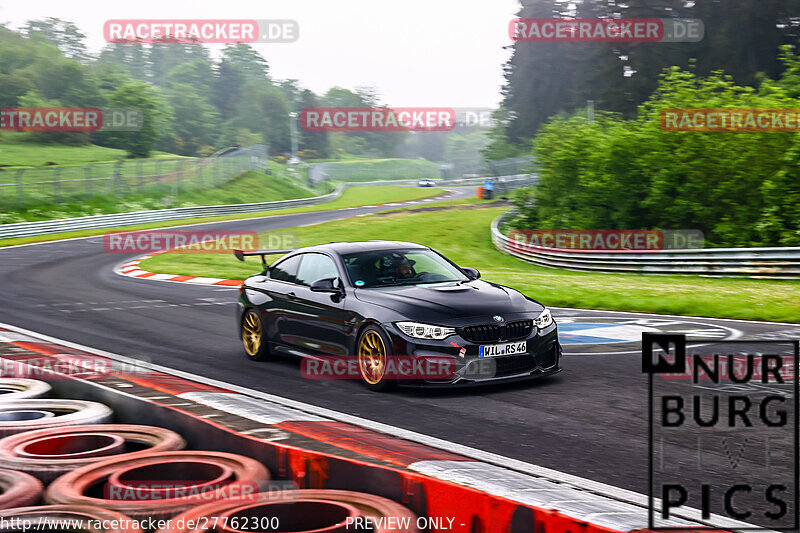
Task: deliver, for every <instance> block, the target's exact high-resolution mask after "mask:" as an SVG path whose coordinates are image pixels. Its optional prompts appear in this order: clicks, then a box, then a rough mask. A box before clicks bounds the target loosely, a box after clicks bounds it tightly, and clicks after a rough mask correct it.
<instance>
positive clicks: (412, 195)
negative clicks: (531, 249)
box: [0, 185, 442, 247]
mask: <svg viewBox="0 0 800 533" xmlns="http://www.w3.org/2000/svg"><path fill="white" fill-rule="evenodd" d="M441 192H442V190H441V189H421V188H414V187H401V186H398V185H381V186H376V187H353V188H349V189H345V190H344V192H343V193H342V195H341V196H340V197H339V198H337V199H336V200H334V201H332V202H326V203H322V204H318V205H311V206H305V207H292V208H288V209H274V210H270V211H259V212H257V213H243V214H240V215H230V216H223V217H200V218H187V219H182V220H171V221H167V222H154V223H150V224H137V225H132V226H125V227H119V228H110V229H97V230H82V231H70V232H64V233H53V234H50V235H37V236H34V237H23V238H17V239H2V240H0V247H3V246H14V245H17V244H29V243H35V242H46V241H56V240H60V239H73V238H76V237H90V236H92V235H102V234H104V233H107V232H109V231H134V230H143V229H154V228H166V227H171V226H179V225H184V224H199V223H203V222H218V221H222V220H238V219H245V218H260V217H268V216H277V215H290V214H295V213H309V212H313V211H327V210H329V209H341V208H344V207H359V206H362V205H367V204H386V203H391V202H407V201H412V200H421V199H424V198H431V197H433V196H437V195H438V194H440V193H441ZM252 201H256V200H252ZM259 201H266V200H259Z"/></svg>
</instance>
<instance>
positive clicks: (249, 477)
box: [0, 379, 418, 533]
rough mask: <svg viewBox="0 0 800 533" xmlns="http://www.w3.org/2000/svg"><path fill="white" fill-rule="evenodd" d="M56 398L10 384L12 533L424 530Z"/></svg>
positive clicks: (367, 504)
mask: <svg viewBox="0 0 800 533" xmlns="http://www.w3.org/2000/svg"><path fill="white" fill-rule="evenodd" d="M49 392H50V387H49V385H48V384H47V383H45V382H42V381H35V380H25V379H0V436H2V438H0V533H11V532H19V531H26V530H31V529H36V530H37V531H70V532H73V533H75V532H84V531H85V532H92V533H101V532H103V533H117V532H120V533H122V532H126V533H142V531H143V530H144V531H147V530H151V531H152V530H155V529H158V533H184V532H186V533H188V532H189V531H199V530H205V531H215V532H220V533H223V532H225V533H232V532H235V531H273V532H281V531H314V530H320V531H325V532H335V531H341V530H345V529H350V530H353V529H355V530H367V529H369V530H371V531H372V532H373V533H386V532H388V531H393V532H400V533H404V532H409V533H416V532H417V531H418V529H417V527H416V526H417V522H416V516H415V515H414V514H413V513H412V512H411V511H410V510H409V509H407V508H405V507H403V506H402V505H400V504H397V503H395V502H394V501H392V500H389V499H386V498H382V497H378V496H373V495H370V494H364V493H359V492H351V491H341V490H314V489H294V490H291V491H288V492H284V491H281V492H278V493H276V492H273V491H270V472H269V471H268V470H267V468H266V467H265V466H264V465H263V464H261V463H260V462H259V461H257V460H255V459H252V458H250V457H246V456H243V455H238V454H233V453H226V452H219V451H202V450H185V449H184V448H185V447H186V442H185V440H184V439H183V438H182V437H181V436H180V435H178V434H177V433H175V432H173V431H170V430H168V429H163V428H158V427H152V426H143V425H133V424H115V423H110V422H112V421H113V420H112V419H113V413H112V411H111V409H110V408H109V407H107V406H105V405H103V404H100V403H97V402H90V401H83V400H63V399H47V398H43V396H46V395H47V394H48V393H49ZM389 517H391V521H390V520H385V519H387V518H389ZM382 518H384V520H382ZM148 524H158V526H153V525H149V526H148ZM390 524H391V527H389V525H390Z"/></svg>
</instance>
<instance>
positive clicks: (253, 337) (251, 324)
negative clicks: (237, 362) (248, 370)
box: [242, 309, 271, 361]
mask: <svg viewBox="0 0 800 533" xmlns="http://www.w3.org/2000/svg"><path fill="white" fill-rule="evenodd" d="M242 344H244V353H245V355H246V356H247V358H248V359H250V360H251V361H266V360H267V359H269V358H270V355H271V354H270V353H269V346H268V344H267V338H266V336H265V335H264V324H263V323H262V321H261V317H260V316H259V314H258V312H256V311H255V310H254V309H248V310H247V311H246V312H245V314H244V317H242Z"/></svg>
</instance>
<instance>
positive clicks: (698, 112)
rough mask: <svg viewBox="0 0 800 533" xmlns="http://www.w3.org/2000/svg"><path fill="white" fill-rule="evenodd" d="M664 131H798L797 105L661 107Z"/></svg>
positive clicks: (799, 115)
mask: <svg viewBox="0 0 800 533" xmlns="http://www.w3.org/2000/svg"><path fill="white" fill-rule="evenodd" d="M659 119H660V122H661V129H662V130H664V131H693V132H719V133H765V132H767V133H778V132H789V133H797V132H800V109H755V108H753V109H747V108H740V109H724V108H719V109H710V108H709V109H680V108H677V109H664V110H662V111H661V114H660V117H659Z"/></svg>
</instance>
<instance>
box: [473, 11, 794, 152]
mask: <svg viewBox="0 0 800 533" xmlns="http://www.w3.org/2000/svg"><path fill="white" fill-rule="evenodd" d="M518 17H520V18H663V19H669V18H696V19H700V20H701V21H702V22H703V24H704V26H705V37H704V39H703V40H702V41H700V42H697V43H669V44H667V43H664V44H662V43H636V42H632V43H624V42H614V43H574V42H537V43H534V42H520V43H514V44H513V54H512V56H511V59H510V60H509V61H508V63H507V64H506V65H505V67H504V75H505V80H506V81H505V85H504V88H503V102H502V106H501V109H500V110H499V111H498V118H499V119H500V124H499V126H498V127H497V128H496V129H495V131H494V132H493V135H492V143H491V145H490V146H489V148H488V149H487V150H486V154H487V155H488V156H489V157H492V158H502V157H509V156H513V155H518V154H520V153H526V152H528V151H530V140H531V139H532V138H533V137H534V136H535V135H536V132H537V131H538V130H539V128H540V127H541V126H542V125H543V124H544V123H545V122H546V121H547V120H548V119H549V118H550V117H552V116H554V115H557V114H559V113H572V112H574V111H575V110H578V109H584V108H585V106H586V103H587V100H593V101H594V102H595V106H596V107H597V108H598V109H602V110H605V111H611V112H615V113H620V114H621V115H622V116H624V117H626V118H633V117H635V116H636V113H637V111H638V106H639V105H640V104H641V103H642V102H644V101H645V100H646V99H647V98H649V96H650V95H651V94H652V93H653V91H655V90H656V87H657V85H658V80H659V75H660V74H661V73H662V72H663V71H664V69H666V68H669V67H673V66H677V67H681V68H684V69H686V68H689V66H690V64H691V66H692V70H693V72H695V73H696V74H698V75H700V76H708V75H710V74H711V73H713V72H714V71H716V70H720V69H721V70H724V71H725V72H726V73H727V74H729V75H730V76H731V77H732V78H733V80H734V81H735V82H736V83H738V84H740V85H743V86H756V85H758V83H759V82H760V80H761V79H762V78H763V77H764V76H766V77H770V78H776V77H777V76H779V75H780V74H781V73H782V72H783V70H784V68H785V67H784V64H783V63H782V62H781V61H780V58H779V54H778V49H779V47H781V46H783V45H792V46H796V45H797V44H798V42H799V39H800V0H735V1H731V0H693V1H686V0H655V1H654V0H626V1H625V2H619V1H616V0H575V1H573V2H564V1H561V0H521V8H520V10H519V12H518Z"/></svg>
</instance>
